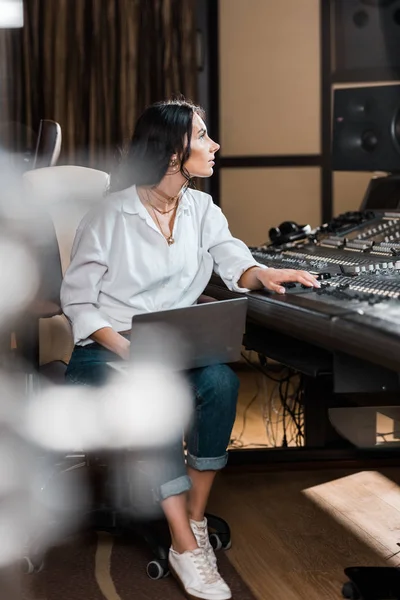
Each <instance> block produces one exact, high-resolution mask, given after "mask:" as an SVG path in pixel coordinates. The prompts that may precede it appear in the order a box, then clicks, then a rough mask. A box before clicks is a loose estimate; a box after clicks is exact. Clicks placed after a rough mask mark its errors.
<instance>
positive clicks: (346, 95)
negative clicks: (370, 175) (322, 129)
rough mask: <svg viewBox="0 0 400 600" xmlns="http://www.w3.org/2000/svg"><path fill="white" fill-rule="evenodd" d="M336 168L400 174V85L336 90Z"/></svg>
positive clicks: (334, 161) (334, 151) (333, 165)
mask: <svg viewBox="0 0 400 600" xmlns="http://www.w3.org/2000/svg"><path fill="white" fill-rule="evenodd" d="M332 167H333V169H334V170H337V171H388V172H391V173H398V172H400V85H382V86H376V87H375V86H370V87H359V88H347V89H337V90H335V93H334V114H333V147H332Z"/></svg>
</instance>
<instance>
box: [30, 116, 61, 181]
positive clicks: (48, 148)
mask: <svg viewBox="0 0 400 600" xmlns="http://www.w3.org/2000/svg"><path fill="white" fill-rule="evenodd" d="M61 142H62V134H61V127H60V125H59V124H58V123H57V122H56V121H51V120H49V119H42V120H41V121H40V126H39V133H38V139H37V144H36V151H35V156H34V159H33V163H32V168H33V169H40V168H43V167H54V165H56V164H57V161H58V157H59V156H60V152H61Z"/></svg>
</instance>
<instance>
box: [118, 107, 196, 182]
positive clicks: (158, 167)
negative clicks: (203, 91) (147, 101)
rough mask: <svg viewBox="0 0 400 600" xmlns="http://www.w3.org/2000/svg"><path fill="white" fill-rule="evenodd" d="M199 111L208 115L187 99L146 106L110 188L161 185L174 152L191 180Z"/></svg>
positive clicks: (181, 168) (182, 169) (183, 171)
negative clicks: (189, 167) (190, 161)
mask: <svg viewBox="0 0 400 600" xmlns="http://www.w3.org/2000/svg"><path fill="white" fill-rule="evenodd" d="M195 113H196V114H198V115H199V116H200V117H201V118H202V119H204V118H205V113H204V110H203V109H202V108H201V107H200V106H196V105H195V104H193V103H192V102H189V101H187V100H184V99H179V100H166V101H164V102H157V103H155V104H152V105H151V106H149V107H148V108H146V110H145V111H144V112H143V114H142V115H141V116H140V117H139V119H138V121H137V123H136V127H135V131H134V133H133V136H132V139H131V141H130V143H129V144H128V146H127V148H126V150H125V151H124V152H123V153H122V156H121V161H120V164H119V168H118V170H117V171H116V173H115V175H113V176H112V177H111V186H110V191H112V192H114V191H119V190H123V189H126V188H128V187H131V186H132V185H146V186H151V185H158V184H159V183H160V181H161V180H162V179H163V177H164V176H165V174H166V173H167V170H168V166H169V163H170V160H171V156H172V155H173V154H177V156H178V159H179V161H180V165H181V166H180V170H181V173H182V174H183V175H184V176H185V177H186V179H187V180H188V181H189V180H190V175H189V173H188V172H187V170H186V169H185V163H186V161H187V160H188V158H189V156H190V143H191V138H192V122H193V115H194V114H195Z"/></svg>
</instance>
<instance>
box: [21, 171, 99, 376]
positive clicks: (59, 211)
mask: <svg viewBox="0 0 400 600" xmlns="http://www.w3.org/2000/svg"><path fill="white" fill-rule="evenodd" d="M23 183H24V191H25V195H26V202H27V204H28V205H29V208H30V210H31V211H33V212H34V211H35V210H37V211H39V212H41V211H44V212H46V213H47V214H48V215H49V216H50V217H51V219H52V222H53V225H54V229H55V234H56V239H57V241H58V247H59V257H60V260H61V270H62V275H63V274H64V273H65V271H66V269H67V267H68V266H69V262H70V255H71V249H72V244H73V241H74V237H75V232H76V229H77V227H78V225H79V223H80V221H81V219H82V218H83V217H84V215H85V214H86V213H87V212H88V211H89V210H90V208H92V206H94V205H95V204H96V203H97V202H100V201H101V200H102V199H103V197H104V195H105V192H106V190H107V188H108V184H109V175H108V174H107V173H104V172H103V171H98V170H96V169H89V168H86V167H79V166H72V165H71V166H70V165H67V166H59V167H47V168H42V169H35V170H33V171H28V172H26V173H25V174H24V176H23ZM53 254H54V253H53ZM55 285H58V283H56V284H55ZM57 293H58V294H59V288H58V290H57ZM53 316H54V318H52V319H43V320H40V322H39V334H38V335H39V337H40V344H36V347H37V356H36V359H35V366H36V368H38V367H39V364H40V365H44V364H47V363H54V361H62V362H64V363H67V362H68V361H69V358H70V356H71V352H72V349H73V340H72V335H71V328H70V325H69V323H68V322H67V319H66V318H65V317H64V315H62V313H61V309H60V312H59V313H56V314H55V315H53ZM53 372H54V368H53Z"/></svg>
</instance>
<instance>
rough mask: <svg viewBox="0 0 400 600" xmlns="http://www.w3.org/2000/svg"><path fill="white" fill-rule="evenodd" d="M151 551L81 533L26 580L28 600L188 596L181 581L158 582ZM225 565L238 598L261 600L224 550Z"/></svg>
mask: <svg viewBox="0 0 400 600" xmlns="http://www.w3.org/2000/svg"><path fill="white" fill-rule="evenodd" d="M150 559H151V556H150V555H149V553H148V551H147V549H146V548H145V547H144V546H143V545H141V544H139V543H137V542H136V541H134V542H132V541H131V540H129V541H128V540H123V539H121V538H117V537H116V538H114V537H113V536H111V535H110V534H106V533H97V534H96V533H90V534H87V535H84V536H80V537H76V538H74V539H72V540H70V541H69V542H68V543H65V544H64V545H62V546H59V547H57V548H54V549H53V550H52V551H51V552H50V553H49V555H48V557H47V560H46V566H45V568H44V570H43V571H42V572H41V573H38V574H36V575H25V576H24V578H23V579H22V588H23V592H22V600H132V599H133V598H134V599H135V600H182V599H183V598H184V597H185V596H184V595H183V593H182V592H181V590H180V589H179V587H178V585H177V583H176V581H175V580H174V579H173V578H172V577H171V576H168V577H165V578H164V579H161V580H158V581H152V580H151V579H149V578H148V577H147V574H146V564H147V562H148V560H150ZM218 562H219V568H220V572H221V574H222V576H223V577H224V579H225V580H226V582H227V583H228V585H229V586H230V588H231V590H232V595H233V598H234V600H255V597H254V596H253V594H252V593H251V591H250V590H249V588H248V587H247V586H246V584H245V583H244V582H243V581H242V579H241V578H240V576H239V574H238V573H237V572H236V571H235V569H234V567H233V566H232V565H231V563H230V562H229V560H228V558H227V556H226V555H225V553H224V552H223V551H220V552H218Z"/></svg>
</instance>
